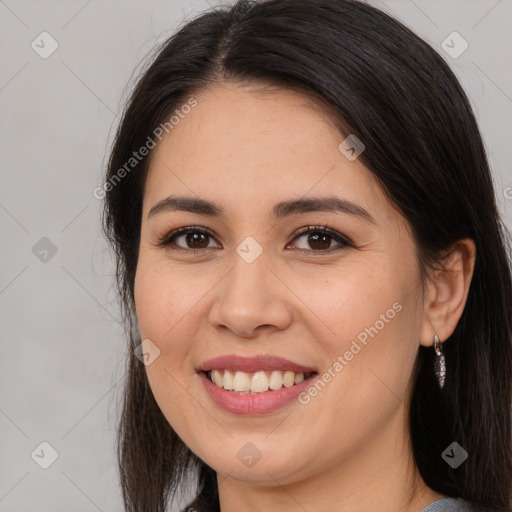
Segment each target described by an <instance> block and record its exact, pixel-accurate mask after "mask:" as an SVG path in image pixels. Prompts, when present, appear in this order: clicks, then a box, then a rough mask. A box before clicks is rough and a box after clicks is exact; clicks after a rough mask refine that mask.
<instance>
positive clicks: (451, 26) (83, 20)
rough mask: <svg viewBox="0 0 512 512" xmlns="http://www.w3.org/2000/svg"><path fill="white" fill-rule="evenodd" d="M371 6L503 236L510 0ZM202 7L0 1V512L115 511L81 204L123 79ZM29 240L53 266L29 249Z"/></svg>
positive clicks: (116, 354)
mask: <svg viewBox="0 0 512 512" xmlns="http://www.w3.org/2000/svg"><path fill="white" fill-rule="evenodd" d="M375 3H377V2H375ZM378 5H380V6H381V7H383V8H384V9H385V10H386V11H388V12H390V13H393V14H394V15H395V16H397V17H398V18H399V19H401V20H402V21H404V22H405V23H406V24H408V25H409V26H410V27H411V28H413V29H414V30H415V31H416V32H417V33H418V34H419V35H421V36H423V37H424V38H425V39H426V40H428V41H429V42H430V43H431V44H432V45H433V46H435V47H436V48H437V49H438V50H439V52H440V53H441V54H442V55H443V56H444V57H445V58H446V60H447V61H448V62H449V63H450V64H451V66H452V68H453V69H454V70H455V72H456V74H457V76H458V77H459V78H460V79H461V81H462V84H463V86H464V88H465V89H466V91H467V92H468V93H469V96H470V98H471V101H472V104H473V105H474V108H475V110H476V113H477V117H478V119H479V122H480V126H481V130H482V132H483V135H484V139H485V142H486V146H487V148H488V152H489V156H490V161H491V165H492V168H493V172H494V176H495V179H496V190H497V193H498V198H499V201H500V207H501V210H502V212H503V214H504V216H505V218H506V220H507V224H508V225H509V227H512V222H511V217H512V205H511V203H512V193H507V187H512V172H511V158H512V150H511V144H512V143H511V135H512V133H511V132H512V130H511V127H512V122H511V119H512V116H511V114H512V66H511V62H510V60H511V58H510V55H511V50H512V31H511V30H510V20H511V19H512V1H511V0H500V1H498V0H473V1H470V0H438V1H433V0H414V1H413V0H386V1H383V2H378ZM207 7H208V3H207V2H205V1H195V2H190V1H185V0H167V1H164V0H151V1H150V0H147V1H143V0H138V1H134V0H130V1H110V0H101V1H100V0H89V1H86V0H79V1H75V0H73V1H64V0H61V1H57V0H52V1H50V0H44V1H41V0H37V1H36V0H33V1H30V0H24V1H21V0H0V48H1V55H0V112H1V115H0V134H1V139H0V140H1V160H0V165H1V169H2V170H1V183H0V226H1V231H0V232H1V244H0V248H1V270H0V311H1V326H2V357H1V358H0V434H1V437H0V438H1V441H0V449H1V452H0V460H1V464H0V511H1V512H21V511H24V512H27V511H37V512H50V511H51V512H60V511H63V512H64V511H66V512H67V511H69V510H73V511H74V512H81V511H91V510H100V511H104V512H106V511H121V510H122V505H121V499H120V492H119V486H118V480H117V469H116V467H115V459H114V427H115V422H116V403H117V401H118V400H119V396H120V393H119V390H120V389H121V382H122V378H123V368H124V363H123V362H122V357H123V351H124V348H125V341H124V338H123V333H122V330H121V327H120V325H119V321H120V315H119V311H118V308H117V304H116V298H115V294H114V289H113V286H112V284H113V277H112V276H113V265H112V260H111V256H110V254H109V252H108V250H107V246H106V243H105V241H104V240H103V238H102V236H101V232H100V208H101V203H100V202H99V201H98V200H97V199H95V198H94V197H93V194H92V191H93V189H94V188H95V187H97V186H98V185H100V184H101V176H102V174H103V172H104V166H105V163H106V158H107V156H106V155H107V154H108V148H109V147H110V143H111V141H112V136H113V133H114V129H115V127H116V125H117V121H118V113H119V112H120V109H121V106H122V104H123V101H124V100H125V99H126V97H127V96H126V95H127V93H128V92H129V90H131V86H132V85H133V83H134V82H133V77H132V73H133V71H134V70H135V68H136V67H137V66H138V65H139V64H140V62H141V60H142V59H143V57H144V56H145V55H146V54H147V52H148V51H150V50H151V49H152V48H153V47H154V45H155V43H157V42H158V41H161V40H163V39H164V38H166V37H168V36H169V35H170V34H171V33H173V32H174V31H175V29H176V28H177V27H178V26H179V25H181V23H183V20H185V19H190V18H191V17H193V16H194V15H195V14H196V13H198V12H200V11H202V10H204V9H206V8H207ZM43 31H47V32H49V33H50V34H51V36H52V37H53V38H54V39H55V40H56V41H57V42H58V45H59V46H58V49H57V50H56V51H55V52H54V53H53V54H52V55H51V56H50V57H48V58H47V59H43V58H41V57H40V56H39V55H38V54H37V53H36V52H35V51H34V50H33V49H32V48H31V43H32V41H33V40H36V42H37V41H40V39H37V38H38V36H39V34H40V33H41V32H43ZM453 31H457V32H459V33H460V34H461V35H462V36H463V37H464V39H465V40H467V42H468V43H469V48H468V49H467V51H466V52H464V53H463V54H462V55H461V56H460V57H459V58H457V59H453V58H451V57H450V56H448V55H447V54H446V53H445V52H444V50H443V49H442V48H441V46H440V45H441V42H442V41H443V40H445V38H446V37H447V36H448V35H449V34H451V33H452V32H453ZM39 44H40V45H41V43H40V42H39ZM45 47H46V48H48V41H47V43H46V46H45ZM131 77H132V79H131ZM130 79H131V81H130ZM127 84H129V85H127ZM411 149H413V148H411ZM509 191H512V189H509ZM507 196H508V197H509V199H507ZM482 200H485V198H482ZM43 237H47V238H48V239H50V240H51V241H52V243H53V244H54V245H55V246H56V249H57V252H56V254H55V255H53V256H52V254H51V252H50V253H48V254H47V255H45V254H44V253H42V252H40V251H42V250H43V249H44V247H43V249H41V248H39V249H37V248H38V247H39V246H36V249H37V250H34V251H33V247H34V245H35V244H36V243H37V242H38V241H39V240H40V239H41V238H43ZM41 243H43V244H44V243H45V242H41ZM46 243H47V242H46ZM38 251H39V253H38ZM34 252H35V253H36V254H34ZM45 257H46V259H47V261H46V262H45V261H41V260H40V258H43V259H44V258H45ZM43 441H46V442H48V443H50V445H52V446H53V447H54V449H55V450H56V451H57V452H58V458H57V460H56V461H55V462H54V463H53V464H52V465H51V466H50V467H49V468H48V469H42V468H41V467H39V465H38V464H36V462H35V461H34V460H33V459H32V458H31V453H32V452H33V451H34V449H36V448H37V447H38V446H39V445H40V443H41V442H43ZM40 450H41V449H40V448H39V450H38V451H36V453H39V454H40V455H41V453H42V452H41V451H40ZM48 453H49V452H48V450H46V453H45V456H48ZM35 458H36V457H35ZM42 458H43V457H42V456H41V457H40V458H39V460H41V459H42Z"/></svg>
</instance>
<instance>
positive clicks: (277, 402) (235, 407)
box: [199, 366, 318, 415]
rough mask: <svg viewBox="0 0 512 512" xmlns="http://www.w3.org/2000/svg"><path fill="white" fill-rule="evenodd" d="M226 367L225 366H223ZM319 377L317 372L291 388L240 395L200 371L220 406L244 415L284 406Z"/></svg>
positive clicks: (205, 383) (269, 410) (204, 382)
mask: <svg viewBox="0 0 512 512" xmlns="http://www.w3.org/2000/svg"><path fill="white" fill-rule="evenodd" d="M221 367H223V368H226V367H225V366H221ZM316 377H318V374H317V373H315V374H313V375H311V376H310V377H308V378H307V379H306V380H304V381H303V382H301V383H300V384H296V385H294V386H291V387H289V388H281V389H279V390H275V391H272V390H269V391H266V392H265V393H260V394H257V395H240V394H238V393H235V392H233V391H226V390H225V389H223V388H219V387H218V386H217V385H216V384H214V383H213V382H211V381H210V379H208V377H207V376H206V373H205V372H204V371H201V372H200V373H199V378H200V379H201V381H202V382H203V385H204V387H205V388H206V391H208V394H209V395H210V398H211V399H212V400H213V401H214V402H215V403H216V404H217V405H218V406H220V407H222V408H223V409H224V410H226V411H228V412H232V413H235V414H242V415H250V414H264V413H269V412H272V411H275V410H277V409H280V408H281V407H284V406H285V405H286V404H288V403H290V402H291V401H292V400H294V399H295V398H297V396H298V395H299V394H300V393H302V392H303V391H304V390H305V389H306V388H307V387H309V386H310V385H311V382H312V380H313V379H315V378H316Z"/></svg>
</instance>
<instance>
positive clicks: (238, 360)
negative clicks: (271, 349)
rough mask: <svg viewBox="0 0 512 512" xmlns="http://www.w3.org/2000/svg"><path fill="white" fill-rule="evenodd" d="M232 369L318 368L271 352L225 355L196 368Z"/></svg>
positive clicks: (199, 370)
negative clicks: (255, 354) (253, 354)
mask: <svg viewBox="0 0 512 512" xmlns="http://www.w3.org/2000/svg"><path fill="white" fill-rule="evenodd" d="M219 369H222V370H230V371H235V372H236V371H237V370H239V371H242V372H245V373H255V372H259V371H273V370H278V371H283V372H285V371H292V372H294V373H301V372H302V373H309V372H316V371H317V370H316V369H315V368H313V367H312V366H304V365H301V364H298V363H296V362H294V361H290V360H289V359H285V358H283V357H278V356H274V355H271V354H262V355H257V356H253V357H247V356H240V355H236V354H233V355H225V356H219V357H214V358H213V359H209V360H208V361H205V362H204V363H203V364H202V365H201V366H199V367H198V368H196V371H197V372H205V373H206V372H209V371H211V370H219Z"/></svg>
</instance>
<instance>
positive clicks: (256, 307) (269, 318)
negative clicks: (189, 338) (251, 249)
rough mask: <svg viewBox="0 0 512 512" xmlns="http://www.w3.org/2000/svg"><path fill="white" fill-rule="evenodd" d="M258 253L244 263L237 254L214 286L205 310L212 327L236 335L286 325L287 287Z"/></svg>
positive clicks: (288, 320) (254, 334) (255, 333)
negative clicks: (250, 261) (209, 303)
mask: <svg viewBox="0 0 512 512" xmlns="http://www.w3.org/2000/svg"><path fill="white" fill-rule="evenodd" d="M268 263H269V262H268V260H267V259H266V258H265V257H263V255H261V256H260V257H259V258H257V259H256V260H255V261H253V262H252V263H248V262H246V261H244V260H243V259H242V258H240V257H239V256H238V255H237V256H236V257H235V259H234V264H233V266H232V268H231V270H230V271H229V272H228V273H227V275H226V276H225V278H224V279H223V280H222V281H221V282H220V283H219V285H218V286H217V287H215V290H216V293H217V296H216V297H215V301H214V303H213V305H212V308H211V310H210V314H209V321H210V324H211V325H212V326H213V327H214V328H216V329H224V330H229V331H231V332H232V333H233V334H234V335H236V336H238V337H240V338H255V337H257V336H259V335H261V334H262V332H264V331H267V334H269V333H271V332H272V331H276V330H281V329H286V328H287V327H288V326H289V325H290V323H291V321H292V312H291V304H290V303H289V300H288V299H287V297H290V296H291V295H292V293H291V291H290V290H289V288H288V287H287V286H286V285H285V284H284V282H283V281H282V280H281V279H280V276H279V275H278V274H277V273H276V271H275V270H273V269H272V268H270V266H269V264H268Z"/></svg>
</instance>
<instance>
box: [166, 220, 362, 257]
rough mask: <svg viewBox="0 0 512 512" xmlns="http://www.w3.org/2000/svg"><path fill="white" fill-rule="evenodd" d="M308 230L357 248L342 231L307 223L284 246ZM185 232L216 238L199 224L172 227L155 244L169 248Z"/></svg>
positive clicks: (321, 251)
mask: <svg viewBox="0 0 512 512" xmlns="http://www.w3.org/2000/svg"><path fill="white" fill-rule="evenodd" d="M310 232H313V233H314V232H319V233H324V234H326V235H328V236H329V237H331V238H332V239H333V240H334V241H336V242H338V243H339V244H340V246H341V248H343V247H353V248H357V246H356V244H354V242H352V240H351V239H350V238H349V237H348V236H346V235H343V234H342V233H340V232H338V231H337V230H335V229H333V228H331V227H329V225H327V224H323V225H320V224H316V225H308V226H304V227H302V228H299V229H297V230H295V231H294V233H293V234H292V236H291V239H290V241H289V242H287V244H286V246H288V245H289V244H290V243H291V242H293V241H294V240H295V239H296V238H298V237H300V236H302V235H304V234H307V233H310ZM187 233H203V234H206V235H208V236H210V237H211V238H212V239H214V240H216V235H215V234H214V233H213V232H212V231H211V230H209V229H208V228H204V227H201V226H184V227H181V228H177V229H174V230H172V231H170V232H169V233H167V234H166V235H164V236H163V237H162V238H160V239H159V240H158V241H157V243H156V245H157V246H158V247H163V248H169V247H170V245H171V244H172V240H173V239H175V238H176V237H178V236H181V235H183V234H187ZM338 248H339V247H338ZM208 249H211V247H210V248H208V247H205V248H202V249H186V248H183V247H179V246H177V247H173V248H172V249H171V250H173V251H177V252H184V253H188V254H198V253H201V252H204V251H206V250H208ZM297 250H298V251H299V252H302V253H312V254H317V255H322V254H327V253H332V252H334V251H336V250H337V249H336V247H331V248H329V249H322V250H316V251H315V250H313V249H297Z"/></svg>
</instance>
